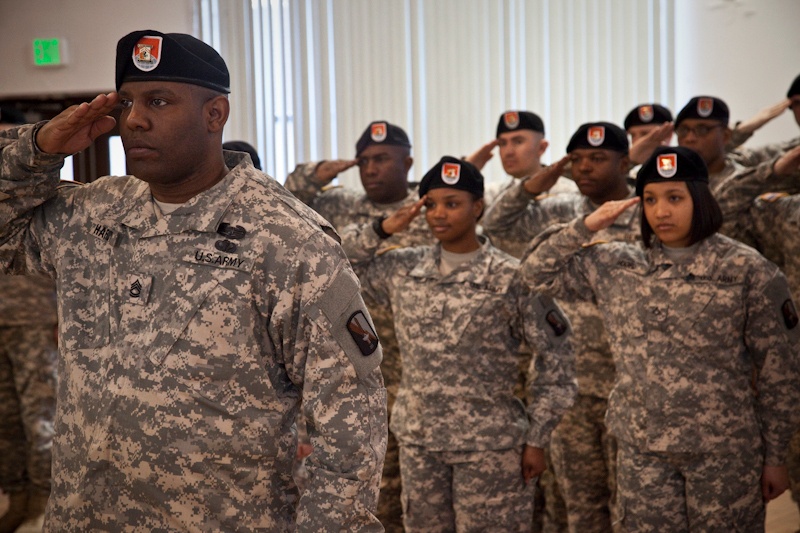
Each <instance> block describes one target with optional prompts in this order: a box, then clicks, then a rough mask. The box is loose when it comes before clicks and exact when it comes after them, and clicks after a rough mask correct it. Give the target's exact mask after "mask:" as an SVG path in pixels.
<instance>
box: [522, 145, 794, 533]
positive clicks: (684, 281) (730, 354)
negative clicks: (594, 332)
mask: <svg viewBox="0 0 800 533" xmlns="http://www.w3.org/2000/svg"><path fill="white" fill-rule="evenodd" d="M638 201H641V202H642V203H643V215H642V240H643V243H641V244H632V243H622V242H616V243H592V242H591V241H592V234H593V232H595V231H598V230H600V229H602V228H604V227H607V226H608V225H610V224H611V223H612V222H613V221H614V220H615V219H616V217H617V216H618V215H619V214H620V213H622V212H623V210H624V209H627V208H628V207H629V206H631V205H633V204H634V203H636V202H638ZM721 224H722V214H721V212H720V209H719V206H718V205H717V203H716V201H715V200H714V198H713V197H712V196H711V193H710V192H709V188H708V171H707V169H706V167H705V165H704V163H703V161H702V159H701V158H700V157H699V156H698V155H697V154H696V153H695V152H693V151H691V150H689V149H687V148H682V147H661V148H658V149H657V150H656V151H655V152H654V154H653V155H652V156H651V158H650V159H649V160H648V161H647V162H646V163H645V164H644V165H643V166H642V169H641V170H640V172H639V174H638V179H637V197H636V198H633V199H629V200H622V201H619V202H607V203H606V204H604V205H603V206H601V207H600V208H599V209H597V210H596V211H595V212H594V213H592V214H590V215H589V216H587V217H586V218H585V219H576V220H574V221H573V222H570V223H567V224H562V225H559V226H553V227H551V228H550V229H548V230H547V231H545V232H543V233H542V234H541V235H540V236H539V237H537V240H538V241H540V243H539V245H538V248H537V249H536V251H535V252H534V253H532V254H531V255H530V256H528V257H527V258H526V259H525V262H524V264H523V267H522V271H523V277H524V278H525V280H526V281H527V282H529V283H530V285H531V286H532V287H534V288H536V289H537V290H541V291H543V292H546V293H548V294H551V295H552V296H556V297H558V298H562V299H565V300H574V299H592V298H594V299H596V300H597V302H598V306H599V307H600V308H601V310H603V311H604V313H605V316H606V321H607V324H608V331H609V335H610V337H611V344H612V348H613V351H614V355H615V362H616V367H617V375H616V383H615V386H614V390H613V392H612V393H611V397H610V399H609V407H608V413H607V422H608V425H609V428H610V430H611V431H612V433H613V434H614V435H615V436H616V437H617V439H618V442H619V451H618V472H617V476H618V479H617V482H618V491H619V505H620V514H621V516H622V517H623V518H622V520H623V525H624V527H625V528H626V529H627V530H629V531H703V532H708V531H763V528H764V502H765V501H766V500H770V499H773V498H775V497H777V496H778V495H780V494H781V493H782V492H783V491H784V490H785V489H786V486H787V475H786V467H785V460H786V451H787V445H788V442H789V438H790V436H791V434H792V430H793V429H794V427H795V426H796V422H797V415H796V412H797V409H796V405H797V402H798V395H799V390H798V388H797V380H798V379H800V370H799V369H798V362H797V358H796V353H797V352H796V350H797V340H798V332H800V328H798V327H797V325H798V318H797V315H796V313H795V309H794V305H793V303H792V299H791V295H790V293H789V288H788V286H787V283H786V279H785V278H784V276H783V274H781V272H780V271H779V270H778V268H777V267H776V266H775V265H774V264H772V263H770V262H769V261H767V260H766V259H764V258H763V257H762V256H761V255H759V254H758V253H757V252H756V251H755V250H753V249H751V248H749V247H747V246H745V245H743V244H741V243H739V242H737V241H734V240H732V239H729V238H727V237H724V236H722V235H720V234H719V233H717V230H718V229H719V228H720V226H721ZM587 243H588V244H587Z"/></svg>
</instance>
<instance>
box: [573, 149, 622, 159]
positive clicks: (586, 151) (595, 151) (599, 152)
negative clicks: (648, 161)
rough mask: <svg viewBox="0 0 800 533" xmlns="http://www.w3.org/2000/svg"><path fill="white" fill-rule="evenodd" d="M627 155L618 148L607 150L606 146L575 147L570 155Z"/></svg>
mask: <svg viewBox="0 0 800 533" xmlns="http://www.w3.org/2000/svg"><path fill="white" fill-rule="evenodd" d="M614 154H619V155H625V154H623V153H622V152H618V151H616V150H607V149H605V148H573V149H572V151H571V152H570V155H579V156H582V157H583V156H592V155H614Z"/></svg>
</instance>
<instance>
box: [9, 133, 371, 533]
mask: <svg viewBox="0 0 800 533" xmlns="http://www.w3.org/2000/svg"><path fill="white" fill-rule="evenodd" d="M9 132H11V133H9ZM17 136H19V138H18V139H17V138H16V137H17ZM0 148H1V149H2V152H0V155H1V156H2V160H0V165H1V166H0V172H1V177H2V180H1V181H0V186H1V187H0V191H1V192H0V228H2V230H1V231H0V260H2V261H3V263H4V264H5V265H8V264H9V263H10V262H11V261H12V259H13V258H14V256H15V255H16V254H18V253H19V252H20V250H24V253H25V259H26V260H27V266H28V268H29V269H39V270H44V271H46V272H48V273H50V274H51V275H54V276H56V277H57V279H58V280H59V282H58V302H59V303H58V305H59V316H60V317H61V318H62V320H61V322H60V324H59V343H60V354H59V384H58V394H57V398H58V405H57V412H56V438H55V442H54V452H53V472H54V476H53V490H52V495H51V498H50V501H49V503H48V509H47V519H46V525H45V528H46V529H47V530H48V531H65V530H71V531H86V530H114V531H133V530H149V531H156V530H161V531H163V530H183V531H189V530H193V531H198V530H200V531H221V530H225V531H251V530H254V529H264V530H269V531H294V530H299V531H314V532H317V531H331V530H333V531H336V530H342V529H343V530H347V531H353V530H361V531H381V530H382V528H381V526H380V524H379V523H378V521H377V519H376V518H375V517H374V515H373V512H374V510H375V506H376V503H377V496H378V481H379V476H380V467H381V463H382V460H383V454H384V448H385V445H386V411H385V402H386V398H385V390H384V388H383V383H382V378H381V375H380V372H379V369H378V367H379V364H380V359H381V349H380V346H379V344H378V341H377V338H376V337H375V335H374V333H372V332H371V331H370V330H371V325H370V322H369V318H368V313H367V311H366V309H365V307H364V304H363V301H362V299H361V297H360V295H359V290H358V280H357V278H356V277H355V275H354V274H353V272H352V270H351V268H350V266H349V264H348V262H347V259H346V257H345V256H344V253H343V252H342V250H341V248H340V247H339V246H338V245H337V243H336V242H335V240H334V239H333V238H331V236H329V235H327V234H326V232H324V231H323V229H324V228H325V227H326V226H327V223H326V222H325V221H323V220H322V219H321V218H320V217H318V216H317V215H316V214H315V213H313V212H312V211H311V210H309V209H308V208H307V207H306V206H304V205H303V204H302V203H301V202H299V201H298V200H297V199H295V198H294V197H293V196H292V195H291V194H289V193H288V192H287V191H285V189H284V188H283V187H281V186H280V185H279V184H277V182H275V181H274V180H272V179H271V178H269V177H268V176H266V175H265V174H263V173H261V172H259V171H257V170H255V169H254V168H253V167H252V165H250V164H249V163H248V162H245V161H244V156H243V155H242V154H234V153H226V163H227V165H228V166H229V167H230V168H232V170H231V171H230V172H229V173H228V175H227V176H225V177H224V178H223V179H222V181H220V182H219V183H218V184H216V185H215V186H214V187H212V188H211V189H209V190H207V191H205V192H203V193H201V194H199V195H197V196H195V197H194V198H192V199H191V200H190V201H188V202H186V204H184V205H183V206H181V207H180V208H178V209H177V210H176V211H175V212H173V213H172V214H170V215H166V216H163V215H161V214H160V210H158V208H157V206H156V205H155V204H154V202H153V199H152V197H151V194H150V191H149V187H148V185H147V184H146V183H144V182H142V181H139V180H137V179H135V178H133V177H130V176H127V177H117V178H110V177H109V178H102V179H100V180H98V181H96V182H93V183H92V184H91V185H87V186H83V187H68V188H60V189H58V190H57V189H56V186H57V184H58V168H59V167H60V166H61V164H62V161H63V157H61V156H49V155H46V154H41V153H39V152H38V151H37V150H36V149H35V148H34V144H33V128H32V127H30V126H26V127H22V128H20V129H17V130H7V131H6V132H4V134H3V135H2V136H0ZM47 198H49V200H48V201H47V202H45V203H44V204H42V202H43V201H44V200H45V199H47ZM328 230H329V231H331V233H332V230H330V228H328ZM301 399H302V410H303V411H302V412H303V415H304V417H305V419H306V421H307V424H308V431H309V435H310V440H311V443H312V444H313V447H314V453H313V454H312V455H311V456H310V457H309V460H308V463H307V466H308V469H309V472H310V480H309V485H308V487H307V490H306V491H305V492H303V493H302V495H300V494H298V491H297V489H296V486H295V484H294V482H293V481H292V471H291V465H292V459H293V457H294V454H295V449H296V445H297V443H296V434H295V428H294V421H295V417H296V414H297V412H298V409H300V402H301ZM295 522H296V525H295Z"/></svg>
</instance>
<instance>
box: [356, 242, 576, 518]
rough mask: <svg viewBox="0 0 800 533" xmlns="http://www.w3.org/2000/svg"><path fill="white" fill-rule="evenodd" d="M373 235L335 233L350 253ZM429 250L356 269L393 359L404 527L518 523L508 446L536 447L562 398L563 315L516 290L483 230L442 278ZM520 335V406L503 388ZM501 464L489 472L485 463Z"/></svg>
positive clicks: (572, 388) (504, 258) (367, 248)
mask: <svg viewBox="0 0 800 533" xmlns="http://www.w3.org/2000/svg"><path fill="white" fill-rule="evenodd" d="M350 238H352V240H348V239H350ZM378 243H379V240H378V237H377V235H376V234H375V232H374V231H372V230H371V228H364V231H363V232H361V233H360V234H359V235H357V236H356V235H354V234H352V233H351V234H349V235H345V236H343V246H344V247H345V250H346V251H347V252H348V255H349V256H350V257H351V258H354V259H355V260H357V261H358V260H364V259H365V258H366V257H369V256H370V255H371V254H372V253H373V252H374V251H375V250H376V248H377V246H378ZM440 258H441V247H440V246H439V245H437V246H434V247H417V248H405V249H402V250H390V251H388V252H386V253H384V254H382V255H379V256H377V257H375V258H374V259H373V260H372V261H371V262H370V263H369V267H368V269H367V270H366V272H365V273H364V275H363V276H362V282H363V284H364V290H365V291H367V292H368V293H370V294H371V295H372V296H373V297H374V298H375V299H377V300H382V301H388V302H390V303H391V306H392V309H393V310H394V320H395V329H396V331H397V338H398V340H399V345H400V353H401V356H402V359H403V376H402V381H401V385H400V390H399V392H398V395H397V401H396V402H395V405H394V409H393V412H392V419H391V427H392V431H394V433H395V435H396V436H397V439H398V440H399V442H400V448H401V456H400V457H401V464H400V466H401V472H402V476H403V506H404V509H403V510H404V524H405V526H406V529H407V530H408V531H419V530H425V531H454V530H456V529H457V530H458V531H497V530H502V531H528V530H529V528H530V524H531V519H532V510H533V509H532V505H533V499H532V496H533V495H532V493H531V491H530V489H528V490H525V487H524V486H523V480H522V476H521V471H520V453H521V451H522V445H523V444H526V443H527V444H529V445H531V446H536V447H545V446H546V445H547V442H548V440H549V436H550V433H551V432H552V430H553V428H554V427H555V426H556V424H557V423H558V420H559V419H560V418H561V416H562V415H563V413H564V411H565V410H566V409H567V408H568V407H569V405H570V404H571V403H572V401H573V398H574V395H575V392H576V389H577V386H576V384H575V381H574V377H573V358H572V349H571V346H570V344H569V343H568V342H566V341H567V338H568V335H567V333H568V323H567V322H566V320H565V319H563V318H562V315H561V311H560V309H559V308H558V306H557V305H556V304H555V302H553V301H552V300H550V299H547V298H541V297H539V296H536V295H532V294H530V293H529V292H528V291H526V290H525V289H523V288H522V286H521V285H520V284H519V279H518V277H517V273H518V261H517V260H516V259H514V258H512V257H510V256H508V255H506V254H505V253H503V252H500V251H499V250H497V249H496V248H494V247H492V246H491V245H490V244H489V243H488V241H486V240H485V239H483V244H482V247H481V249H480V253H479V255H478V257H476V258H475V259H474V260H472V261H471V262H469V263H467V264H466V265H462V266H460V267H459V268H457V269H456V270H454V271H453V272H451V273H450V274H448V275H445V276H443V275H442V274H441V273H440V271H439V263H440ZM562 320H563V322H562ZM549 321H552V322H549ZM523 340H526V341H527V342H528V343H529V345H530V346H533V347H534V348H535V351H536V354H537V356H536V357H535V359H534V361H535V362H534V364H535V366H536V377H535V379H534V380H533V381H532V384H531V399H532V400H531V402H530V403H529V405H528V409H527V414H526V411H525V408H524V406H523V404H522V402H521V401H520V400H519V399H518V398H516V397H515V396H514V385H515V383H516V380H517V372H518V366H517V356H518V351H519V346H520V343H521V342H522V341H523ZM482 452H486V453H482ZM509 455H511V456H515V457H516V460H509V458H508V457H509ZM406 458H407V459H408V460H406ZM501 464H502V465H506V467H507V468H506V469H505V473H504V474H502V477H498V476H500V474H499V473H497V472H494V471H493V470H492V469H493V468H497V467H498V466H499V465H501ZM415 465H418V466H420V467H422V465H424V468H426V469H430V468H434V467H435V470H434V471H432V470H426V471H418V470H417V469H416V468H415ZM500 480H503V481H500ZM462 490H463V492H462ZM454 510H455V517H454V513H453V511H454ZM501 517H502V519H505V520H507V522H505V523H501V522H500V520H501ZM498 528H499V529H498Z"/></svg>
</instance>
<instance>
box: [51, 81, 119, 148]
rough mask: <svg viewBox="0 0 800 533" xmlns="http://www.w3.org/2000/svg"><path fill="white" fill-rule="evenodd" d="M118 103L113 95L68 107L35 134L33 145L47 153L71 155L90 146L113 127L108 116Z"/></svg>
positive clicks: (109, 94)
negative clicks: (34, 143)
mask: <svg viewBox="0 0 800 533" xmlns="http://www.w3.org/2000/svg"><path fill="white" fill-rule="evenodd" d="M118 101H119V95H118V94H117V93H115V92H111V93H108V94H100V95H97V96H96V97H95V99H94V100H92V101H91V102H83V103H82V104H80V105H74V106H71V107H68V108H67V109H65V110H64V111H62V112H61V113H59V114H58V115H56V116H55V117H54V118H53V119H52V120H50V121H48V122H47V124H45V125H44V126H42V128H41V129H40V130H39V131H38V132H37V133H36V145H37V146H38V147H39V149H40V150H41V151H42V152H44V153H46V154H74V153H77V152H80V151H81V150H83V149H84V148H87V147H88V146H90V145H91V144H92V143H93V142H94V140H95V139H97V138H98V137H99V136H101V135H103V134H104V133H108V132H109V131H111V129H112V128H113V127H114V124H116V120H114V117H112V116H109V113H110V112H111V110H112V109H114V106H116V105H117V102H118Z"/></svg>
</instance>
